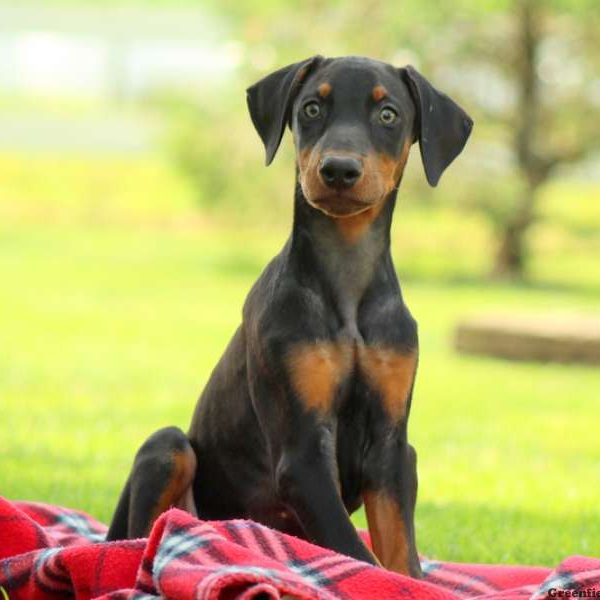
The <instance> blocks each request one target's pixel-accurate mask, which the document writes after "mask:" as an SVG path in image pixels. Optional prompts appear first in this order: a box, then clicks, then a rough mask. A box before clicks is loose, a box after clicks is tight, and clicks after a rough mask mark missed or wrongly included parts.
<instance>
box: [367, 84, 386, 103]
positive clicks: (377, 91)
mask: <svg viewBox="0 0 600 600" xmlns="http://www.w3.org/2000/svg"><path fill="white" fill-rule="evenodd" d="M371 95H372V96H373V100H375V102H379V101H380V100H383V99H384V98H385V97H386V96H387V95H388V92H387V90H386V89H385V88H384V87H383V86H382V85H376V86H375V87H374V88H373V91H372V92H371Z"/></svg>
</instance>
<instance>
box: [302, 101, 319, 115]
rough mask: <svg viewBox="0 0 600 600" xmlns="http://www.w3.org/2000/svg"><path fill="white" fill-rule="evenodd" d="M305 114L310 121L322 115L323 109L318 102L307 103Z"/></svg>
mask: <svg viewBox="0 0 600 600" xmlns="http://www.w3.org/2000/svg"><path fill="white" fill-rule="evenodd" d="M304 114H305V115H306V116H307V117H308V118H309V119H316V118H317V117H318V116H319V115H320V114H321V107H320V106H319V103H318V102H307V103H306V104H305V105H304Z"/></svg>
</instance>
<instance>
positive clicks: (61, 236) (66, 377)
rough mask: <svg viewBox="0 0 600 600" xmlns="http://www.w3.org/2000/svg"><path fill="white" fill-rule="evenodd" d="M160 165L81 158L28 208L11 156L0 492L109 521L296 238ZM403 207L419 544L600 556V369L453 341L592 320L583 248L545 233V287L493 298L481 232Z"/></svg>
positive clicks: (432, 549)
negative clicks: (263, 276)
mask: <svg viewBox="0 0 600 600" xmlns="http://www.w3.org/2000/svg"><path fill="white" fill-rule="evenodd" d="M136 160H137V159H136ZM147 160H149V159H144V160H141V159H140V161H141V162H139V163H138V162H135V161H134V162H133V163H131V164H129V163H128V164H120V163H119V164H113V163H111V162H110V161H105V162H102V161H100V162H98V163H95V165H92V166H90V165H89V164H87V163H86V164H84V163H83V162H82V161H80V162H77V161H76V164H75V165H74V166H73V165H71V168H72V171H70V170H69V163H68V161H67V163H65V162H62V163H60V161H59V163H60V164H55V165H54V167H55V168H57V167H60V168H61V170H60V176H58V175H56V176H55V177H54V179H52V177H49V179H50V182H48V184H47V185H46V189H47V190H49V191H48V197H49V198H50V199H46V203H45V204H44V203H43V202H42V199H40V201H39V202H37V201H36V200H35V198H36V197H37V195H39V196H40V197H41V196H43V193H44V183H43V181H40V180H39V178H41V177H43V174H44V172H45V171H44V169H46V170H47V171H46V172H49V171H50V169H49V167H48V166H47V165H46V166H44V165H43V164H41V163H40V164H38V165H34V167H33V168H34V170H35V171H36V172H37V175H38V178H29V180H22V178H21V176H20V175H19V176H17V175H15V173H20V172H21V171H20V170H21V169H22V171H23V173H25V172H26V169H25V168H24V167H23V166H19V164H18V160H17V159H14V161H15V162H13V163H11V162H10V161H8V162H7V161H4V162H2V161H0V173H2V172H3V173H4V175H5V178H4V180H3V181H4V183H5V185H4V186H2V188H1V189H0V216H1V217H2V218H1V220H0V280H1V281H2V285H1V290H2V291H1V294H0V398H1V406H2V422H3V426H2V430H1V431H2V435H1V438H0V470H1V473H2V478H1V480H0V493H1V494H3V495H5V496H7V497H9V498H14V499H17V498H20V499H31V500H39V501H45V502H52V503H58V504H63V505H66V506H71V507H76V508H80V509H83V510H86V511H88V512H90V513H91V514H93V515H94V516H96V517H97V518H99V519H101V520H104V521H106V520H108V519H109V518H110V514H111V511H112V510H113V507H114V504H115V502H116V498H117V496H118V493H119V490H120V487H121V485H122V483H123V481H124V479H125V477H126V474H127V472H128V469H129V467H130V463H131V460H132V458H133V455H134V452H135V450H136V448H137V446H138V445H139V444H140V443H141V442H142V441H143V439H144V437H145V436H147V435H148V434H149V433H150V432H152V431H153V430H154V429H156V428H158V427H161V426H163V425H166V424H176V425H180V426H182V427H184V428H185V427H187V425H188V420H189V417H190V415H191V411H192V407H193V404H194V402H195V400H196V397H197V395H198V393H199V392H200V390H201V388H202V386H203V384H204V383H205V381H206V379H207V377H208V376H209V374H210V371H211V368H212V366H213V365H214V363H215V362H216V360H217V359H218V357H219V356H220V354H221V352H222V350H223V348H224V346H225V344H226V343H227V341H228V339H229V337H230V335H231V334H232V332H233V331H234V329H235V327H236V326H237V324H238V323H239V320H240V313H241V306H242V302H243V300H244V297H245V295H246V293H247V291H248V289H249V287H250V285H251V283H252V282H253V280H254V279H255V277H256V275H257V274H258V273H259V271H260V269H261V268H262V266H263V265H264V264H265V262H266V261H267V260H268V258H269V257H270V256H272V254H273V253H274V252H275V251H276V250H277V249H278V248H279V246H280V245H281V243H282V242H283V239H284V237H285V227H274V226H272V225H267V224H264V223H263V224H260V222H256V221H254V222H252V223H247V224H246V226H239V227H237V228H231V227H230V228H225V227H224V226H223V225H219V224H214V223H213V224H211V223H207V222H205V221H204V220H202V219H200V218H198V217H197V216H195V215H194V213H193V211H192V203H191V201H190V199H189V197H188V193H189V192H188V191H187V190H186V186H185V184H183V183H182V182H181V181H180V180H179V179H178V178H177V177H176V175H175V174H173V173H172V172H171V171H170V170H169V169H168V168H166V167H165V166H164V165H162V163H160V162H158V163H154V162H152V161H150V162H147ZM40 161H41V159H40ZM42 162H43V161H42ZM10 165H12V166H10ZM82 169H83V173H84V174H83V175H82ZM157 169H158V172H157ZM161 169H162V170H161ZM88 170H89V173H88ZM9 171H10V173H12V175H10V176H9V175H7V173H9ZM86 173H87V174H86ZM90 173H91V174H92V175H93V176H92V175H90ZM115 173H116V174H117V175H116V176H115ZM144 174H145V175H147V176H148V177H150V181H149V182H148V181H147V180H146V179H144ZM90 177H91V179H90ZM113 177H115V181H113V182H112V183H111V182H110V181H111V179H112V178H113ZM95 178H96V179H95ZM53 181H54V183H52V182H53ZM128 181H129V182H130V184H131V185H128V184H127V183H126V182H128ZM90 182H91V183H90ZM98 182H104V185H105V188H104V192H102V191H101V190H100V191H99V190H98V185H100V184H101V183H98ZM124 182H125V183H124ZM53 186H54V187H53ZM87 190H89V194H88V193H87ZM167 190H168V191H169V192H170V194H171V195H170V197H169V199H168V200H169V201H170V202H171V204H170V207H171V208H170V209H169V203H168V201H167V199H165V198H164V197H163V194H164V193H166V191H167ZM63 194H64V196H65V198H64V204H61V202H60V199H61V197H62V195H63ZM111 194H112V195H111ZM129 197H130V198H131V202H129V201H127V198H129ZM121 201H122V202H123V208H122V210H119V203H120V202H121ZM103 202H104V205H102V203H103ZM406 203H408V201H406ZM65 205H66V207H67V208H65ZM93 206H96V207H97V206H100V209H102V210H103V211H104V212H103V213H102V214H104V215H105V216H106V218H105V219H100V220H99V221H100V224H98V221H96V220H95V219H94V217H93V215H94V214H95V213H94V212H93V211H92V212H89V209H90V207H93ZM399 208H400V211H403V212H399V213H398V218H397V221H398V222H397V225H396V227H395V233H394V253H395V255H396V257H397V264H398V268H399V272H400V275H401V278H402V275H403V274H405V275H406V277H404V278H402V280H403V281H404V285H403V288H404V290H405V295H406V298H407V301H408V303H409V305H410V306H411V309H412V311H413V313H414V314H415V316H416V317H417V319H418V321H419V323H420V337H421V362H420V372H419V377H418V381H417V387H416V392H415V400H414V405H413V413H412V416H411V425H410V436H411V439H412V441H413V443H414V445H415V446H416V447H417V450H418V453H419V473H420V490H419V501H418V509H417V532H418V541H419V547H420V551H421V552H423V553H425V554H426V555H428V556H431V557H435V558H440V559H447V560H457V561H480V562H513V563H516V562H522V563H538V564H546V565H551V564H555V563H556V562H557V561H559V560H560V559H561V558H562V557H564V556H566V555H568V554H572V553H581V554H592V555H594V554H595V555H600V502H599V501H600V492H599V491H598V486H597V478H598V464H600V444H599V443H598V420H597V415H598V414H599V412H598V411H599V409H600V405H599V402H600V372H598V370H597V369H592V368H585V367H577V366H556V365H539V364H518V363H511V362H504V361H499V360H492V359H486V358H476V357H466V356H459V355H457V354H456V353H455V352H454V351H453V349H452V343H451V338H452V331H453V327H454V325H455V324H456V322H457V320H458V319H460V318H461V317H462V316H464V315H469V314H472V313H474V312H482V311H485V310H488V309H490V310H491V309H501V310H504V311H506V310H512V309H514V310H524V311H531V312H539V311H540V310H568V311H571V310H583V311H593V310H597V309H598V307H599V305H600V289H599V286H598V272H597V270H598V268H597V266H596V271H595V273H594V271H593V269H592V271H591V272H589V270H590V265H593V264H594V260H593V258H592V257H590V256H589V255H590V252H589V248H590V246H589V245H588V246H585V245H582V244H581V243H579V242H577V240H575V239H574V238H573V239H571V238H570V237H569V236H568V235H567V234H565V233H564V230H565V229H564V227H562V226H558V225H553V226H551V225H549V226H548V227H546V228H545V229H542V230H541V233H540V234H539V235H540V236H541V239H544V240H548V239H550V240H551V241H552V243H549V242H548V243H547V242H545V243H547V253H546V254H544V255H541V256H540V257H539V258H536V261H535V262H534V266H533V268H534V273H535V277H534V279H533V283H532V284H531V285H528V286H523V287H508V286H491V285H489V284H487V283H485V282H482V281H481V280H478V279H476V277H475V275H477V274H478V273H480V272H482V271H483V270H484V267H485V261H484V258H483V256H482V250H481V249H482V248H485V244H486V243H488V241H489V240H488V238H487V237H486V233H485V232H482V228H481V224H480V223H476V222H474V221H473V219H461V218H460V216H458V215H456V214H454V213H449V212H442V213H441V215H442V216H440V214H439V213H435V214H434V213H432V212H431V211H430V210H429V209H425V208H423V209H419V210H417V209H411V208H410V206H407V207H406V209H405V208H404V206H402V205H401V206H400V207H399ZM596 214H597V213H596ZM400 215H401V216H400ZM453 225H454V226H455V227H456V229H457V231H456V232H454V233H453V229H452V226H453ZM553 227H554V229H553ZM561 227H562V228H561ZM427 228H428V229H427ZM434 231H437V232H439V235H437V237H436V234H435V233H432V232H434ZM557 232H559V233H557ZM560 232H563V233H560ZM596 243H597V242H596V241H593V242H592V244H596ZM436 244H437V249H436ZM594 247H595V246H594ZM565 248H567V250H568V251H566V252H565ZM578 248H579V251H578V250H577V249H578ZM453 259H454V260H453ZM456 262H458V263H459V265H460V266H459V267H458V268H456V267H455V266H454V267H453V265H455V264H456ZM556 265H558V267H557V266H556ZM582 265H583V268H581V269H580V267H581V266H582ZM553 266H555V268H554V269H553V268H552V267H553ZM452 268H454V269H455V270H454V271H452ZM586 269H587V270H586ZM580 271H585V273H582V272H580ZM432 275H433V276H432ZM356 522H357V524H360V525H364V517H363V515H362V513H359V514H357V516H356Z"/></svg>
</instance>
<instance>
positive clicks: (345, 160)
mask: <svg viewBox="0 0 600 600" xmlns="http://www.w3.org/2000/svg"><path fill="white" fill-rule="evenodd" d="M247 102H248V108H249V111H250V116H251V118H252V122H253V124H254V127H255V128H256V130H257V132H258V134H259V136H260V138H261V140H262V142H263V143H264V146H265V150H266V163H267V165H268V164H270V163H271V161H272V160H273V158H274V156H275V154H276V152H277V149H278V147H279V145H280V142H281V139H282V136H283V133H284V130H285V128H286V127H287V126H289V127H290V128H291V131H292V133H293V139H294V145H295V150H296V180H295V193H294V219H293V226H292V233H291V235H290V237H289V239H288V240H287V242H286V244H285V245H284V247H283V249H282V250H281V252H280V253H279V254H278V255H277V256H276V257H275V258H274V259H273V260H272V261H271V263H270V264H269V265H268V266H267V267H266V268H265V270H264V271H263V273H262V274H261V276H260V277H259V278H258V280H257V281H256V283H255V284H254V286H253V287H252V289H251V291H250V293H249V294H248V297H247V299H246V301H245V304H244V309H243V320H242V324H241V325H240V326H239V328H238V329H237V331H236V332H235V334H234V335H233V338H232V339H231V341H230V343H229V345H228V347H227V349H226V350H225V353H224V354H223V356H222V358H221V359H220V361H219V363H218V364H217V366H216V367H215V369H214V371H213V372H212V375H211V377H210V379H209V381H208V383H207V385H206V388H205V389H204V391H203V393H202V395H201V397H200V399H199V401H198V403H197V405H196V409H195V412H194V414H193V417H192V421H191V425H190V428H189V430H188V432H187V434H186V433H184V432H183V431H181V430H180V429H178V428H175V427H168V428H165V429H161V430H160V431H158V432H156V433H154V434H153V435H152V436H151V437H150V438H148V440H146V441H145V442H144V444H143V445H142V447H141V448H140V450H139V451H138V453H137V455H136V457H135V460H134V464H133V468H132V471H131V473H130V475H129V478H128V480H127V483H126V485H125V488H124V490H123V492H122V494H121V497H120V499H119V502H118V505H117V508H116V511H115V514H114V517H113V520H112V523H111V526H110V529H109V533H108V539H109V540H115V539H120V538H132V537H139V536H144V535H146V534H147V533H148V531H149V529H150V527H151V526H152V523H153V522H154V520H155V519H156V518H157V517H158V516H159V515H160V514H161V513H162V512H163V511H165V510H166V509H167V508H169V507H171V506H176V507H179V508H182V509H184V510H187V511H189V512H190V513H192V514H194V515H197V516H198V517H199V518H202V519H229V518H249V519H254V520H256V521H259V522H261V523H263V524H266V525H268V526H270V527H273V528H276V529H279V530H281V531H283V532H286V533H290V534H293V535H296V536H300V537H303V538H305V539H308V540H310V541H312V542H314V543H316V544H319V545H321V546H325V547H327V548H330V549H332V550H335V551H336V552H340V553H343V554H346V555H348V556H351V557H354V558H356V559H358V560H362V561H366V562H368V563H371V564H378V565H382V566H383V567H385V568H387V569H391V570H393V571H396V572H398V573H402V574H406V575H410V576H412V577H420V576H421V567H420V564H419V558H418V555H417V547H416V542H415V527H414V509H415V502H416V495H417V470H416V453H415V450H414V448H413V447H412V446H411V445H410V444H409V443H408V439H407V421H408V417H409V413H410V408H411V401H412V391H413V386H414V381H415V374H416V371H417V362H418V337H417V324H416V322H415V320H414V319H413V317H412V316H411V314H410V312H409V310H408V308H407V307H406V305H405V303H404V301H403V298H402V293H401V290H400V286H399V283H398V279H397V277H396V272H395V269H394V265H393V263H392V258H391V254H390V226H391V221H392V213H393V211H394V205H395V200H396V194H397V191H398V187H399V185H400V182H401V180H402V175H403V172H404V168H405V165H406V161H407V158H408V154H409V151H410V149H411V147H412V145H413V144H414V143H415V142H418V143H419V147H420V152H421V157H422V163H423V167H424V170H425V175H426V178H427V181H428V182H429V184H430V185H431V186H436V185H437V183H438V181H439V179H440V177H441V175H442V173H443V172H444V170H445V169H446V168H447V167H448V166H449V165H450V163H451V162H452V161H453V160H454V159H455V158H456V157H457V155H458V154H459V153H460V152H461V151H462V149H463V147H464V145H465V143H466V141H467V139H468V137H469V135H470V132H471V129H472V125H473V122H472V120H471V119H470V117H469V116H468V115H467V114H466V112H465V111H464V110H463V109H462V108H460V107H459V106H458V105H457V104H456V103H455V102H454V101H453V100H451V99H450V98H449V97H448V96H446V95H445V94H443V93H441V92H439V91H438V90H436V89H435V88H434V87H433V86H432V85H431V84H430V83H429V82H428V81H427V79H425V78H424V77H423V76H422V75H421V74H420V73H419V72H418V71H417V70H415V69H414V68H412V67H410V66H407V67H404V68H395V67H393V66H391V65H389V64H386V63H383V62H379V61H376V60H372V59H368V58H361V57H343V58H323V57H321V56H314V57H312V58H309V59H307V60H304V61H301V62H298V63H295V64H292V65H289V66H287V67H285V68H282V69H279V70H278V71H275V72H274V73H272V74H270V75H268V76H267V77H265V78H264V79H261V80H260V81H259V82H258V83H256V84H254V85H252V86H251V87H250V88H248V90H247ZM363 503H364V506H365V511H366V516H367V522H368V527H369V532H370V536H371V540H372V547H373V551H371V550H369V549H368V548H367V547H366V545H365V544H364V543H363V542H362V541H361V538H360V537H359V536H358V534H357V532H356V530H355V528H354V526H353V525H352V522H351V520H350V516H349V515H350V514H352V513H353V512H354V511H355V510H357V509H358V508H359V507H360V506H361V505H362V504H363Z"/></svg>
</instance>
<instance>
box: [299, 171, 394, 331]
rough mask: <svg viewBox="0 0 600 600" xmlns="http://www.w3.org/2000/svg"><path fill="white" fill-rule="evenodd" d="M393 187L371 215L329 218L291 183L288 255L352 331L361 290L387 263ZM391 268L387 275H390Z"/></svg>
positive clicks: (366, 287)
mask: <svg viewBox="0 0 600 600" xmlns="http://www.w3.org/2000/svg"><path fill="white" fill-rule="evenodd" d="M395 201H396V191H395V190H394V191H393V192H392V193H391V194H390V195H389V196H388V197H387V198H386V199H385V200H384V201H383V203H382V204H381V206H380V207H379V208H378V209H373V212H372V213H371V214H368V213H367V214H365V213H363V214H359V215H356V216H351V217H343V218H336V217H331V216H328V215H326V214H324V213H323V212H321V211H320V210H318V209H316V208H314V207H312V206H311V205H310V204H309V203H308V202H307V200H306V198H305V197H304V194H303V192H302V188H301V186H300V185H299V183H298V182H296V190H295V201H294V224H293V230H292V237H291V240H290V243H291V247H290V249H291V250H292V251H291V253H290V256H293V257H295V258H294V260H295V262H296V265H295V269H296V270H297V271H299V274H300V276H301V277H302V278H304V279H305V281H306V282H307V283H308V284H309V285H310V283H311V282H314V283H317V284H319V285H320V287H321V289H323V290H324V291H325V292H326V294H327V295H328V296H330V298H331V300H332V301H333V302H334V303H335V305H336V308H337V312H338V315H339V316H340V319H341V323H342V327H344V328H348V329H349V330H351V333H354V331H355V330H356V317H357V311H358V307H359V304H360V301H361V300H362V298H363V296H364V294H365V292H366V291H367V289H368V287H369V285H370V284H371V283H372V282H373V280H374V278H375V276H376V275H377V273H378V272H379V273H380V272H381V270H382V269H386V268H388V267H389V268H391V266H392V261H391V255H390V227H391V223H392V214H393V211H394V205H395ZM391 270H392V274H391V276H392V277H395V274H393V269H391Z"/></svg>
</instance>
